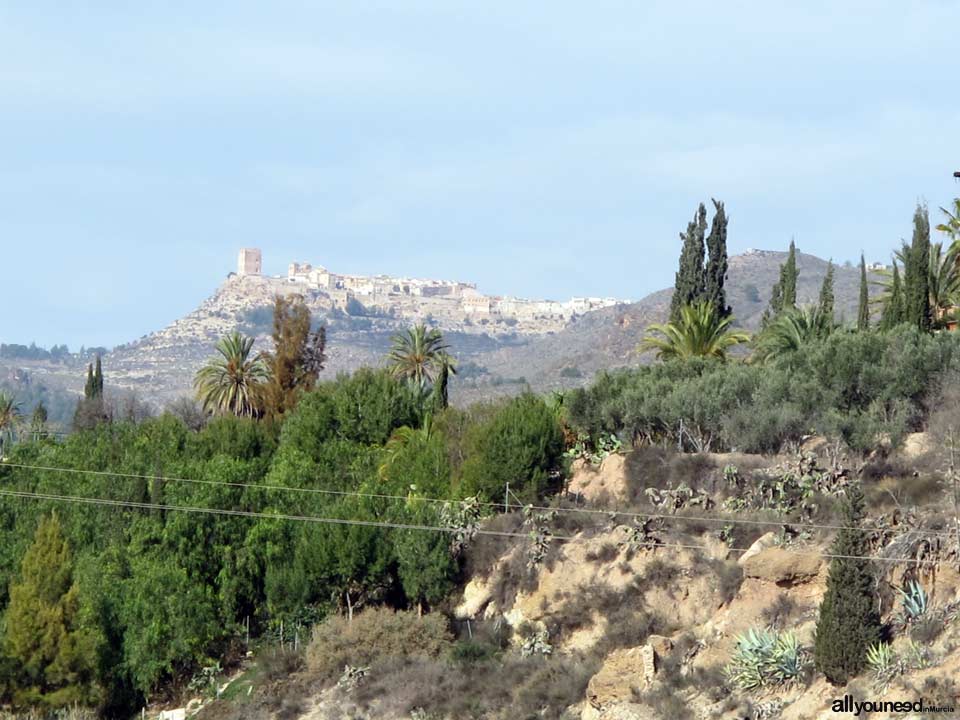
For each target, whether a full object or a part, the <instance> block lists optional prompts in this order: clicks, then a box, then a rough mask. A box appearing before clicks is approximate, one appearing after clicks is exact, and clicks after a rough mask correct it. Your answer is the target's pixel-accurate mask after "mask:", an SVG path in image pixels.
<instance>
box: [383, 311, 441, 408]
mask: <svg viewBox="0 0 960 720" xmlns="http://www.w3.org/2000/svg"><path fill="white" fill-rule="evenodd" d="M392 340H393V346H392V347H391V348H390V352H389V354H388V355H387V364H388V367H389V368H390V372H392V373H393V374H394V375H395V376H397V377H401V378H405V379H406V380H408V381H410V382H411V383H412V384H413V385H415V386H416V387H417V388H419V389H420V391H421V392H423V391H424V390H425V388H426V386H427V384H428V383H430V382H433V379H434V378H435V377H437V375H438V374H439V373H441V372H443V371H444V369H445V370H446V372H448V373H449V372H455V371H454V370H453V358H451V357H450V355H449V354H448V353H447V350H448V349H449V347H450V346H449V345H446V344H444V342H443V335H442V334H441V333H440V331H439V330H437V329H436V328H434V329H432V330H427V326H426V325H415V326H414V327H413V328H410V329H408V330H407V331H406V332H404V333H400V334H398V335H394V336H393V338H392Z"/></svg>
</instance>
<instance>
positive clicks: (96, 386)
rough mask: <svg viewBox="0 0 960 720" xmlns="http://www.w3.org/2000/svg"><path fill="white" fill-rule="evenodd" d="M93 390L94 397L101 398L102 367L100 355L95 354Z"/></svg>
mask: <svg viewBox="0 0 960 720" xmlns="http://www.w3.org/2000/svg"><path fill="white" fill-rule="evenodd" d="M93 390H94V395H93V396H94V397H98V398H99V397H103V367H102V365H101V363H100V355H99V353H98V354H97V364H96V366H95V367H94V370H93Z"/></svg>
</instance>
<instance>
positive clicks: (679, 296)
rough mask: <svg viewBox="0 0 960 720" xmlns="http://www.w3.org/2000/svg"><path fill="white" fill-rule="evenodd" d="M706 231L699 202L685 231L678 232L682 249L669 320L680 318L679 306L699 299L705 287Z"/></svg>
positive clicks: (705, 215) (702, 207)
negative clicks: (704, 246)
mask: <svg viewBox="0 0 960 720" xmlns="http://www.w3.org/2000/svg"><path fill="white" fill-rule="evenodd" d="M706 231H707V209H706V208H705V207H704V206H703V203H700V207H699V208H698V209H697V212H696V214H695V215H694V216H693V220H692V221H691V222H690V223H689V224H688V225H687V232H686V233H681V234H680V239H681V240H682V241H683V249H682V250H681V251H680V267H679V268H678V270H677V276H676V280H675V282H674V284H673V298H672V299H671V301H670V320H671V321H672V322H677V321H678V320H679V319H680V308H682V307H683V306H684V305H690V304H691V303H694V302H696V301H697V300H700V299H701V298H702V297H703V293H704V288H705V279H704V268H703V252H704V251H703V236H704V234H705V233H706Z"/></svg>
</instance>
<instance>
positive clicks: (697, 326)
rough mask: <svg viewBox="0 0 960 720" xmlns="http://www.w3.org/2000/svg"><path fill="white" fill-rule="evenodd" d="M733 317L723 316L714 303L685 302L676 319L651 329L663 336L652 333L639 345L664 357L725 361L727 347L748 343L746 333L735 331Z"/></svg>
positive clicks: (667, 358)
mask: <svg viewBox="0 0 960 720" xmlns="http://www.w3.org/2000/svg"><path fill="white" fill-rule="evenodd" d="M732 323H733V317H731V316H728V317H720V315H718V314H717V311H716V309H715V308H714V306H713V304H712V303H709V302H704V301H700V302H696V303H693V304H691V305H684V306H683V307H682V308H681V309H680V317H679V319H678V320H677V321H676V322H669V323H665V324H655V325H651V326H650V327H649V328H648V330H649V331H652V332H654V333H658V334H660V335H661V336H662V337H656V336H654V335H648V336H647V337H645V338H644V339H643V342H642V343H640V347H639V348H638V349H639V350H640V351H641V352H643V351H645V350H656V351H657V357H658V358H660V359H661V360H669V359H674V358H677V359H680V360H687V359H689V358H694V357H714V358H720V359H721V360H725V359H726V357H727V350H728V349H729V348H731V347H733V346H734V345H739V344H740V343H744V342H747V341H748V340H749V339H750V336H749V335H747V333H745V332H739V331H735V330H731V329H730V326H731V324H732Z"/></svg>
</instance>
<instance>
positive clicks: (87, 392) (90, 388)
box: [83, 363, 96, 400]
mask: <svg viewBox="0 0 960 720" xmlns="http://www.w3.org/2000/svg"><path fill="white" fill-rule="evenodd" d="M95 387H96V385H95V384H94V381H93V363H89V364H88V365H87V382H86V384H84V386H83V397H84V398H85V399H86V400H91V399H93V396H94V393H95V392H96V391H95Z"/></svg>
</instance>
